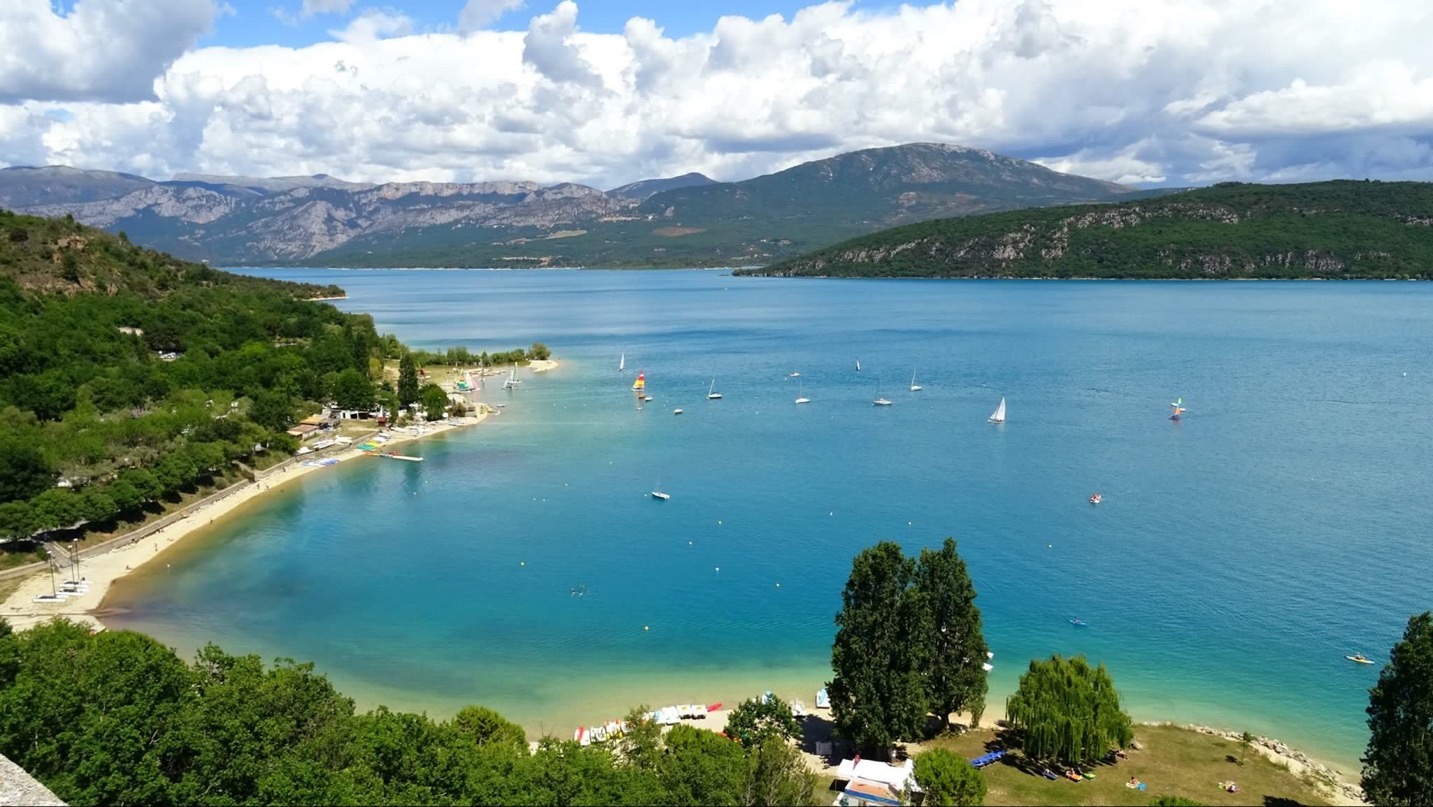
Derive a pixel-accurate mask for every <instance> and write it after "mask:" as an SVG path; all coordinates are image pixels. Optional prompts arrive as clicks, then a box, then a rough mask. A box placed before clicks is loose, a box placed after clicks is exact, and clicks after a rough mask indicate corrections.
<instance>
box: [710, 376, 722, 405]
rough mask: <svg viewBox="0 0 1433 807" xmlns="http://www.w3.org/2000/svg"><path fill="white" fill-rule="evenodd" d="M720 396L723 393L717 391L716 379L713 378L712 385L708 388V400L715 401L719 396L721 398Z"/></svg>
mask: <svg viewBox="0 0 1433 807" xmlns="http://www.w3.org/2000/svg"><path fill="white" fill-rule="evenodd" d="M720 397H721V393H720V392H717V391H716V379H715V378H713V379H712V385H711V386H710V387H708V388H707V400H708V401H715V400H716V399H718V398H720Z"/></svg>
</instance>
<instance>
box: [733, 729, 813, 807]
mask: <svg viewBox="0 0 1433 807" xmlns="http://www.w3.org/2000/svg"><path fill="white" fill-rule="evenodd" d="M815 791H816V774H815V773H812V772H811V769H810V768H808V767H806V760H805V759H802V757H801V752H800V751H798V750H797V749H796V747H795V746H793V745H791V744H790V743H788V742H786V741H785V740H782V739H780V738H777V737H769V738H767V739H766V741H765V742H763V743H762V744H761V745H759V746H757V747H756V750H755V751H753V752H752V753H751V754H750V755H748V756H747V758H746V777H745V778H744V779H743V780H742V798H741V802H740V803H741V804H743V805H764V807H806V805H809V804H814V803H815V801H814V800H813V798H812V796H813V794H814V793H815Z"/></svg>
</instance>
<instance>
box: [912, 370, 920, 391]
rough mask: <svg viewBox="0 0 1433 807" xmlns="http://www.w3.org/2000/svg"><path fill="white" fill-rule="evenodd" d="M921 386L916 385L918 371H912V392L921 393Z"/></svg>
mask: <svg viewBox="0 0 1433 807" xmlns="http://www.w3.org/2000/svg"><path fill="white" fill-rule="evenodd" d="M920 391H921V385H920V384H917V383H916V371H915V370H912V371H911V392H920Z"/></svg>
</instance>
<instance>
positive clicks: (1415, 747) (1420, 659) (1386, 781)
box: [1363, 611, 1433, 807]
mask: <svg viewBox="0 0 1433 807" xmlns="http://www.w3.org/2000/svg"><path fill="white" fill-rule="evenodd" d="M1367 711H1368V728H1369V732H1370V736H1369V738H1368V749H1367V750H1366V751H1365V752H1364V755H1363V792H1364V795H1365V796H1366V797H1367V798H1368V800H1369V801H1371V802H1373V803H1374V804H1377V805H1379V807H1385V805H1387V807H1403V805H1414V804H1433V613H1430V612H1427V611H1424V612H1423V613H1422V614H1419V615H1417V616H1415V617H1413V618H1411V619H1409V620H1408V628H1407V630H1405V631H1404V632H1403V641H1401V642H1399V643H1398V644H1395V645H1394V646H1393V650H1392V651H1391V652H1390V653H1389V659H1388V664H1387V665H1386V666H1385V667H1384V668H1383V671H1382V672H1381V673H1379V676H1378V685H1377V686H1375V687H1374V688H1373V689H1372V690H1370V692H1369V697H1368V710H1367Z"/></svg>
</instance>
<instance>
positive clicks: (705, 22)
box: [0, 0, 1433, 188]
mask: <svg viewBox="0 0 1433 807" xmlns="http://www.w3.org/2000/svg"><path fill="white" fill-rule="evenodd" d="M1430 31H1433V2H1428V0H1369V1H1368V2H1362V3H1350V2H1347V0H1228V1H1226V0H957V1H956V2H944V3H924V2H915V3H908V4H895V3H885V2H880V0H861V1H858V2H830V3H822V4H816V5H810V4H806V3H803V2H801V0H723V1H722V2H673V1H672V0H562V1H561V2H555V0H391V2H387V3H383V2H378V3H373V4H370V3H368V2H366V0H63V1H62V0H0V54H3V55H0V164H3V165H44V164H64V165H74V166H79V167H85V168H102V169H112V170H121V171H129V172H133V173H138V174H142V175H145V176H149V177H153V178H156V179H165V178H169V177H170V176H172V175H173V174H175V173H180V172H200V173H215V174H245V175H258V176H277V175H289V174H312V173H320V172H324V173H329V174H333V175H335V176H339V177H343V178H346V179H352V180H367V181H388V180H436V181H476V180H489V179H529V180H537V181H541V182H558V181H577V182H583V183H586V184H591V185H595V186H598V187H604V188H605V187H612V186H615V185H618V184H622V183H625V182H629V181H633V180H636V179H641V178H646V177H655V176H670V175H674V174H680V173H685V172H687V171H701V172H703V173H706V174H708V175H709V176H712V177H714V178H716V179H722V180H732V179H744V178H747V177H750V176H755V175H757V174H762V173H768V172H770V171H774V170H780V169H782V168H786V167H789V166H791V165H795V164H797V163H799V162H804V161H806V160H811V159H818V158H821V157H827V156H830V155H832V154H837V153H840V152H842V151H850V150H854V149H859V148H868V147H872V146H887V145H896V144H900V143H907V142H913V141H934V142H944V143H959V144H963V145H969V146H977V147H982V148H987V149H990V150H992V151H997V152H1001V153H1004V154H1009V155H1012V156H1017V157H1023V158H1025V159H1032V160H1036V161H1039V162H1041V163H1043V164H1045V165H1048V166H1050V167H1052V168H1056V169H1058V170H1063V171H1070V172H1074V173H1079V174H1085V175H1088V176H1093V177H1098V178H1101V179H1107V180H1112V181H1116V182H1126V183H1134V184H1154V185H1194V184H1206V183H1209V182H1215V181H1220V180H1229V179H1240V180H1255V181H1261V180H1262V181H1297V180H1307V179H1324V178H1333V177H1357V178H1363V177H1375V178H1384V179H1421V180H1433V45H1430V44H1429V43H1428V41H1427V35H1428V32H1430Z"/></svg>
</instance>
